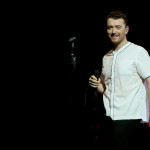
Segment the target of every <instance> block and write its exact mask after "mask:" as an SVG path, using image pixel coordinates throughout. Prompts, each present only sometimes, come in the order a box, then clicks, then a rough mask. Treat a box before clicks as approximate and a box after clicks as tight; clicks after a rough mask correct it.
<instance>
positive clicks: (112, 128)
mask: <svg viewBox="0 0 150 150" xmlns="http://www.w3.org/2000/svg"><path fill="white" fill-rule="evenodd" d="M140 121H141V120H139V119H137V120H116V121H114V120H112V119H111V118H109V117H106V118H105V119H104V124H103V137H104V141H103V144H104V145H103V147H104V149H105V150H107V149H112V150H131V149H132V150H133V149H137V148H139V147H140V148H141V147H142V141H141V137H140V128H141V123H140Z"/></svg>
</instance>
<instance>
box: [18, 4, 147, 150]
mask: <svg viewBox="0 0 150 150" xmlns="http://www.w3.org/2000/svg"><path fill="white" fill-rule="evenodd" d="M21 9H22V8H21V7H20V10H21ZM113 10H119V11H123V12H124V13H126V14H127V16H128V19H129V27H130V29H129V33H128V40H129V41H131V42H133V43H135V44H139V45H141V46H143V47H144V48H145V49H147V51H148V52H150V46H149V34H150V30H149V23H148V22H149V21H148V19H149V13H148V8H147V7H146V3H143V4H141V3H138V2H136V3H135V4H134V3H133V5H131V4H130V3H129V2H126V1H119V2H117V1H115V2H109V1H106V2H101V1H100V2H88V1H87V2H82V3H81V2H77V1H71V2H66V1H65V2H64V1H61V2H59V1H58V2H53V3H52V2H49V3H46V2H45V3H44V2H43V3H40V2H36V3H32V4H28V6H27V7H26V8H24V12H23V14H21V18H22V22H21V23H20V27H19V29H20V32H19V33H18V35H23V36H24V37H23V39H22V38H20V39H19V38H18V41H19V42H20V44H19V46H17V47H18V48H19V49H23V50H21V52H20V53H21V56H22V57H20V60H21V61H22V60H23V65H22V66H21V68H23V79H22V80H21V81H22V83H23V86H24V91H23V98H24V99H25V101H24V102H25V103H26V105H27V108H28V109H27V110H29V111H27V113H26V114H28V116H29V120H28V119H27V120H28V121H27V124H28V125H29V124H30V122H31V123H33V125H31V126H30V127H29V128H30V130H29V131H31V130H33V131H32V134H33V136H34V137H35V136H36V137H37V139H38V140H37V141H39V139H40V140H41V141H42V143H43V142H44V143H45V144H46V145H47V144H50V141H51V140H50V139H51V138H53V140H55V141H56V143H60V144H61V145H62V146H63V147H67V148H70V146H69V143H70V144H72V145H76V146H77V147H78V146H79V145H80V144H82V146H85V145H89V142H90V140H91V137H92V136H95V135H97V133H94V132H93V133H89V132H90V131H89V130H88V129H89V126H90V125H93V126H94V125H100V124H101V122H102V116H103V114H104V110H103V104H102V96H100V97H99V98H98V99H99V100H97V99H96V100H95V99H94V98H91V94H90V92H91V91H90V90H88V79H89V76H90V75H91V74H92V73H93V72H94V70H95V69H99V70H101V65H102V64H101V63H102V58H103V55H104V54H105V53H106V52H107V51H108V50H109V48H110V43H109V40H108V38H107V35H106V28H105V18H106V16H107V14H108V12H109V11H113ZM16 13H17V14H18V13H19V12H16ZM17 27H18V26H17ZM73 36H75V37H76V41H75V55H76V57H77V68H76V70H75V72H73V73H71V71H70V66H69V58H70V52H71V43H70V42H69V38H70V37H73ZM72 76H73V79H72ZM21 93H22V92H21ZM70 93H71V96H72V97H71V99H70ZM88 94H89V95H90V96H89V95H88ZM88 96H89V97H88ZM85 98H87V99H86V100H87V101H86V104H85ZM92 99H94V102H92ZM95 108H96V111H95ZM93 109H94V111H93ZM29 112H30V113H29ZM93 134H94V135H93ZM98 134H99V133H98ZM31 137H32V136H31ZM92 140H93V139H92ZM37 141H35V142H36V144H37V145H38V144H40V143H41V142H40V143H37ZM91 145H92V144H91ZM56 146H58V145H56ZM70 149H72V148H70Z"/></svg>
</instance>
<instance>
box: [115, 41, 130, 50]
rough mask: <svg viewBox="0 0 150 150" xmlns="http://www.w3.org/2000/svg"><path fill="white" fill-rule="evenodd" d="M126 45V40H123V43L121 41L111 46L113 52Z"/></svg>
mask: <svg viewBox="0 0 150 150" xmlns="http://www.w3.org/2000/svg"><path fill="white" fill-rule="evenodd" d="M127 43H128V40H127V39H125V40H124V41H122V42H121V43H117V44H114V45H113V51H117V50H118V49H120V48H121V47H122V46H124V45H125V44H127Z"/></svg>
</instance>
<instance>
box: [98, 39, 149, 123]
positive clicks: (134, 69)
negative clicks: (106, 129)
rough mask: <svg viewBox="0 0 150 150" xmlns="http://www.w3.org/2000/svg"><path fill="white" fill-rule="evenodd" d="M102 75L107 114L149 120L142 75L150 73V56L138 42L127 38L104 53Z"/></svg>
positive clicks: (146, 75)
mask: <svg viewBox="0 0 150 150" xmlns="http://www.w3.org/2000/svg"><path fill="white" fill-rule="evenodd" d="M102 64H103V66H102V75H101V78H102V80H103V83H104V84H105V86H106V90H105V92H104V94H103V101H104V106H105V109H106V116H110V117H111V118H112V119H113V120H120V119H142V120H143V121H146V122H147V121H148V117H149V116H148V114H149V113H148V111H149V110H148V107H147V101H146V87H145V85H144V79H145V78H147V77H149V76H150V56H149V54H148V52H147V51H146V50H145V49H144V48H143V47H141V46H139V45H136V44H134V43H131V42H128V43H127V44H125V45H124V46H123V47H122V48H120V49H119V50H118V51H116V52H114V51H110V52H108V53H107V54H106V55H105V56H104V57H103V63H102Z"/></svg>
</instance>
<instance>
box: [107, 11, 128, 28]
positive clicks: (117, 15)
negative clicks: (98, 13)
mask: <svg viewBox="0 0 150 150" xmlns="http://www.w3.org/2000/svg"><path fill="white" fill-rule="evenodd" d="M109 18H113V19H123V20H124V23H125V25H126V26H127V25H128V18H127V16H126V14H125V13H123V12H121V11H111V12H109V14H108V15H107V18H106V19H109Z"/></svg>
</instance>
